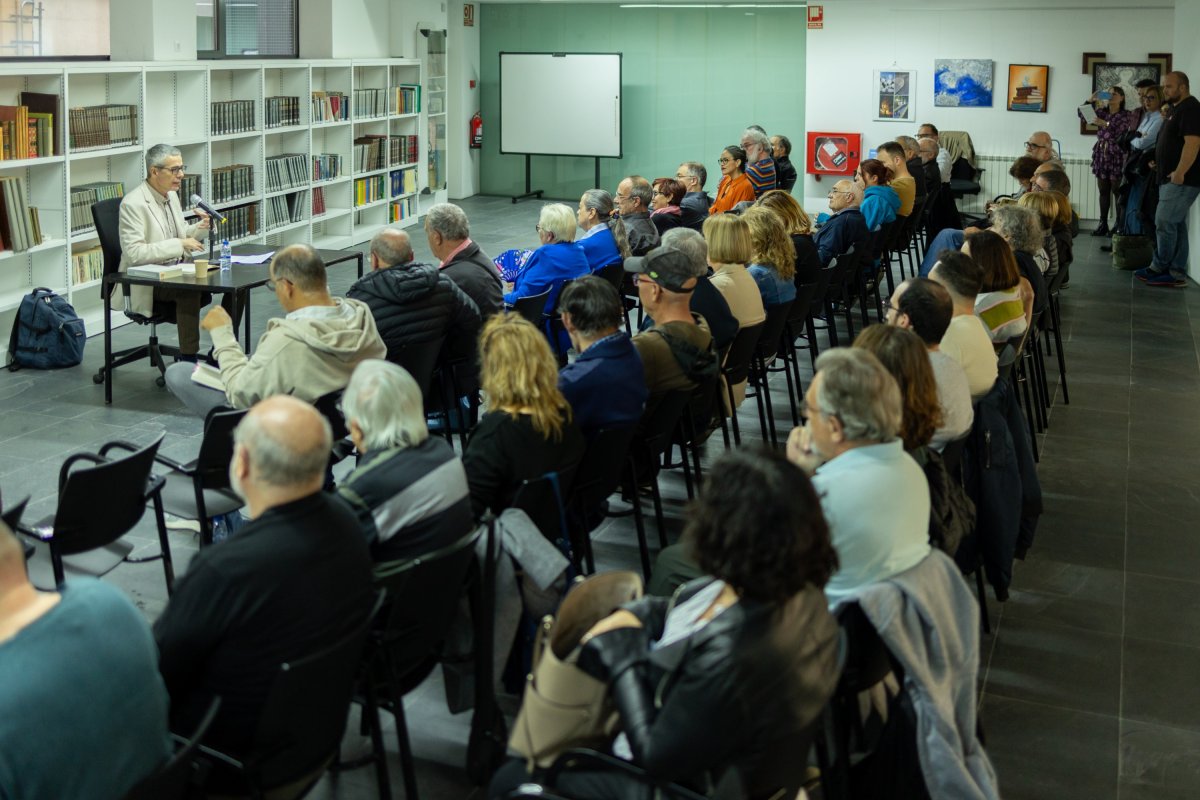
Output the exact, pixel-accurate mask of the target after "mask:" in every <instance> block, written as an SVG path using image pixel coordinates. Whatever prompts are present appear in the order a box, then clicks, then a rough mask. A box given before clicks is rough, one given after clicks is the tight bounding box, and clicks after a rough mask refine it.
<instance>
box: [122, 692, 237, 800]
mask: <svg viewBox="0 0 1200 800" xmlns="http://www.w3.org/2000/svg"><path fill="white" fill-rule="evenodd" d="M220 708H221V698H220V697H214V698H213V699H212V702H211V703H210V704H209V706H208V710H207V711H205V712H204V716H203V717H201V719H200V722H199V723H198V724H197V725H196V730H195V731H193V732H192V735H191V737H190V738H187V739H184V738H183V737H180V736H176V737H174V738H175V743H176V745H178V746H179V749H178V750H176V751H175V754H174V755H172V756H171V757H170V758H169V759H168V760H167V763H165V764H163V765H162V766H161V767H159V768H158V769H156V770H155V771H154V772H153V773H152V774H150V775H148V776H146V777H145V778H143V779H142V780H140V781H138V782H137V784H135V785H134V787H133V788H132V789H130V790H129V791H128V792H127V793H126V794H125V796H124V798H122V800H188V798H191V797H192V796H193V795H194V791H195V787H196V786H198V785H200V784H202V783H203V782H204V776H205V775H206V774H207V769H205V767H206V765H205V764H204V763H203V762H201V761H198V760H197V758H196V756H197V754H198V753H199V752H200V742H201V740H203V739H204V736H205V734H207V733H208V729H209V728H210V727H212V722H213V720H214V719H216V718H217V711H218V710H220Z"/></svg>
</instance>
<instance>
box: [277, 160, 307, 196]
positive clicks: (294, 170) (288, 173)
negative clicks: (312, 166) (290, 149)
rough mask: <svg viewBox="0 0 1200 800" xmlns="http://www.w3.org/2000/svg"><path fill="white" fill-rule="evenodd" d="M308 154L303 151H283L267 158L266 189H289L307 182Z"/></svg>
mask: <svg viewBox="0 0 1200 800" xmlns="http://www.w3.org/2000/svg"><path fill="white" fill-rule="evenodd" d="M307 162H308V156H307V155H305V154H303V153H284V154H283V155H281V156H271V157H270V158H268V159H267V191H268V192H276V191H279V190H280V189H291V188H292V187H293V186H303V185H305V184H307V183H308V163H307Z"/></svg>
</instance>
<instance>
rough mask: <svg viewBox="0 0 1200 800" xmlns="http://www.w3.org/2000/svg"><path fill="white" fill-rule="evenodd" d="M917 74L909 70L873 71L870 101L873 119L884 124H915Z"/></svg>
mask: <svg viewBox="0 0 1200 800" xmlns="http://www.w3.org/2000/svg"><path fill="white" fill-rule="evenodd" d="M916 79H917V73H916V72H915V71H914V70H911V69H897V68H895V67H893V68H891V69H885V70H880V69H877V70H875V86H874V90H873V91H872V93H871V94H872V99H873V101H874V103H875V119H877V120H881V121H884V122H916V119H917V112H916V109H915V107H914V102H913V101H914V100H916Z"/></svg>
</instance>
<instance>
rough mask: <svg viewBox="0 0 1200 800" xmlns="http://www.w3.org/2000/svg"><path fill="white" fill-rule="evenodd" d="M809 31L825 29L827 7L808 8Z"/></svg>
mask: <svg viewBox="0 0 1200 800" xmlns="http://www.w3.org/2000/svg"><path fill="white" fill-rule="evenodd" d="M808 27H809V30H813V29H816V28H824V27H825V6H809V7H808Z"/></svg>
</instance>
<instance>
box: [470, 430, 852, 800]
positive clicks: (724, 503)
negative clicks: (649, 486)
mask: <svg viewBox="0 0 1200 800" xmlns="http://www.w3.org/2000/svg"><path fill="white" fill-rule="evenodd" d="M707 481H708V482H707V486H706V488H705V490H704V491H703V492H701V493H700V494H699V495H698V497H697V499H696V500H695V501H693V502H692V504H691V505H690V506H689V507H688V512H687V524H686V527H685V529H684V533H683V544H681V545H676V546H675V547H676V548H686V551H685V552H686V553H687V554H689V555H691V556H692V557H693V559H694V564H695V565H697V566H698V568H699V570H700V572H701V574H702V575H704V576H705V577H702V578H699V579H697V580H695V581H692V582H690V583H688V584H686V585H684V586H683V587H682V588H681V589H680V590H679V591H678V592H676V593H675V595H674V596H673V597H671V598H667V597H647V598H645V599H642V600H638V601H635V602H633V603H630V604H628V605H627V606H625V608H623V609H622V610H620V611H618V612H616V613H615V614H613V615H612V616H610V617H608V618H606V619H604V620H602V621H600V622H599V623H598V624H596V625H595V626H594V627H593V628H592V629H591V630H590V631H589V632H588V633H587V634H586V635H585V636H584V637H583V640H582V650H581V651H580V654H579V660H578V664H579V667H580V669H582V670H584V671H585V672H587V673H589V674H591V675H592V676H593V677H596V678H598V679H600V680H602V681H604V682H606V683H608V685H609V692H610V695H611V698H612V701H613V703H614V704H615V705H616V708H617V712H618V715H619V728H620V733H619V735H618V736H617V738H616V740H615V741H614V742H613V747H612V751H613V754H614V755H616V756H618V757H621V758H626V759H631V760H633V761H634V762H635V763H637V764H638V765H639V766H640V767H642V768H643V769H645V770H646V771H647V772H648V773H649V774H650V775H651V776H652V777H653V778H655V779H658V780H663V781H672V782H677V783H682V784H684V785H688V786H691V787H694V788H696V789H698V790H703V788H704V787H705V786H707V785H709V783H710V782H711V783H712V784H716V783H717V782H719V781H720V780H721V778H722V777H723V776H725V775H726V773H729V772H730V771H731V770H732V773H731V775H729V776H728V777H731V778H733V779H734V780H738V779H740V781H741V783H740V786H739V789H740V791H738V796H739V797H765V796H767V795H768V793H770V792H771V791H772V790H777V789H779V788H781V787H779V786H777V785H774V783H775V781H773V780H772V777H771V776H777V775H778V774H779V772H778V769H777V767H778V765H777V764H772V763H768V760H769V759H770V757H771V756H770V753H771V752H772V751H774V752H778V749H779V746H780V744H781V743H786V742H800V741H803V740H804V738H805V736H806V731H807V729H808V728H809V727H810V726H811V725H812V723H813V721H814V720H815V719H816V718H817V717H818V715H819V714H820V712H821V709H822V707H823V706H824V705H825V703H826V701H827V700H828V699H829V696H830V695H831V694H832V692H833V689H834V686H835V685H836V683H837V679H838V674H837V672H838V670H837V666H836V662H837V652H838V628H837V625H836V623H835V622H834V621H833V618H832V617H831V616H830V615H829V612H828V610H827V608H826V599H825V593H824V592H823V591H822V588H823V587H824V586H825V583H826V582H827V581H828V580H829V577H830V575H832V574H833V572H834V571H835V570H836V569H837V564H838V559H837V554H836V552H835V551H834V549H833V545H832V544H831V543H830V539H829V528H828V527H827V526H826V524H825V519H824V516H823V515H822V513H821V505H820V501H819V500H818V498H817V494H816V491H815V490H814V489H813V487H812V484H811V483H810V482H809V480H808V478H806V477H805V475H804V473H803V472H802V471H801V470H800V469H799V468H798V467H796V466H794V465H792V464H790V463H789V462H788V461H787V460H786V458H784V456H783V455H782V454H780V453H778V452H776V451H774V450H767V449H765V448H764V449H758V448H744V449H739V450H731V451H729V452H727V453H725V454H724V455H722V456H721V457H720V458H719V459H717V461H716V463H714V464H713V466H712V471H711V472H710V473H709V477H708V479H707ZM791 755H792V757H793V758H794V760H795V761H796V763H798V764H801V765H802V764H803V763H804V758H805V753H804V752H803V751H802V748H801V747H798V749H797V751H796V752H795V753H793V754H791ZM529 777H530V776H529V774H528V773H527V772H526V771H525V765H524V763H523V762H521V761H514V762H511V763H510V764H508V765H507V766H506V767H504V768H503V769H502V770H501V771H500V772H498V773H497V774H496V777H495V778H494V779H493V781H492V785H491V790H490V792H489V796H490V797H493V798H499V797H504V796H505V792H506V791H507V790H509V789H511V788H514V787H515V786H516V785H518V784H520V783H522V782H525V781H527V780H529ZM534 778H535V779H541V776H540V775H535V776H534ZM775 780H776V781H777V780H778V779H777V778H776V779H775ZM727 785H737V784H736V783H735V784H727ZM547 788H554V789H557V790H558V791H559V792H561V793H562V794H564V795H567V796H570V797H587V798H589V799H590V800H600V799H601V798H612V800H649V798H651V797H652V796H654V790H653V788H652V787H649V786H646V785H645V784H643V783H641V782H639V781H636V780H633V779H631V778H630V777H628V776H626V775H625V774H623V773H621V772H620V771H618V770H606V771H603V772H599V771H579V772H571V771H567V772H564V773H562V774H561V775H560V776H559V778H558V779H557V781H556V783H555V785H554V786H553V787H549V786H548V787H547Z"/></svg>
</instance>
